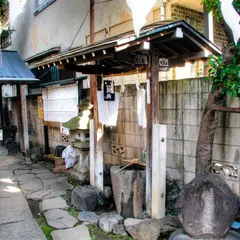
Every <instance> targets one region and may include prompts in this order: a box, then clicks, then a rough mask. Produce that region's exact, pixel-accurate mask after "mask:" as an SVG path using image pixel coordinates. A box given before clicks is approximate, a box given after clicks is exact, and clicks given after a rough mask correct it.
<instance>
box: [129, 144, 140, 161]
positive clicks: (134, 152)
mask: <svg viewBox="0 0 240 240" xmlns="http://www.w3.org/2000/svg"><path fill="white" fill-rule="evenodd" d="M126 158H127V159H131V158H137V159H139V160H141V159H142V149H141V148H134V147H128V146H127V147H126Z"/></svg>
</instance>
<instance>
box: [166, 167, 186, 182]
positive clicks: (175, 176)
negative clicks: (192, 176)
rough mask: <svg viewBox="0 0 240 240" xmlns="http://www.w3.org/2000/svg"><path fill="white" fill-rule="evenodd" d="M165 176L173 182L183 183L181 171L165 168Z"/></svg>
mask: <svg viewBox="0 0 240 240" xmlns="http://www.w3.org/2000/svg"><path fill="white" fill-rule="evenodd" d="M167 175H168V176H169V177H170V178H171V179H174V180H178V181H183V178H184V174H183V171H181V170H178V169H174V168H167Z"/></svg>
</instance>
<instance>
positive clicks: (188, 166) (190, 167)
mask: <svg viewBox="0 0 240 240" xmlns="http://www.w3.org/2000/svg"><path fill="white" fill-rule="evenodd" d="M195 167H196V159H195V157H189V156H184V170H185V171H186V172H193V173H195Z"/></svg>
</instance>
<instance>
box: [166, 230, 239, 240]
mask: <svg viewBox="0 0 240 240" xmlns="http://www.w3.org/2000/svg"><path fill="white" fill-rule="evenodd" d="M239 239H240V234H239V233H237V232H235V231H233V230H230V231H229V232H228V233H227V234H226V235H225V236H224V240H239ZM169 240H192V237H190V236H189V235H187V234H186V233H185V232H184V230H183V229H177V230H176V231H175V232H174V233H173V234H172V235H171V236H170V238H169Z"/></svg>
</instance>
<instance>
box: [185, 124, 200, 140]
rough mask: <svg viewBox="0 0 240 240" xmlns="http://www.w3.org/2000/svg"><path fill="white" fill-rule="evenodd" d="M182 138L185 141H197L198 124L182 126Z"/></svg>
mask: <svg viewBox="0 0 240 240" xmlns="http://www.w3.org/2000/svg"><path fill="white" fill-rule="evenodd" d="M183 134H184V140H187V141H197V139H198V134H199V127H198V126H188V125H185V126H184V127H183Z"/></svg>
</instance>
